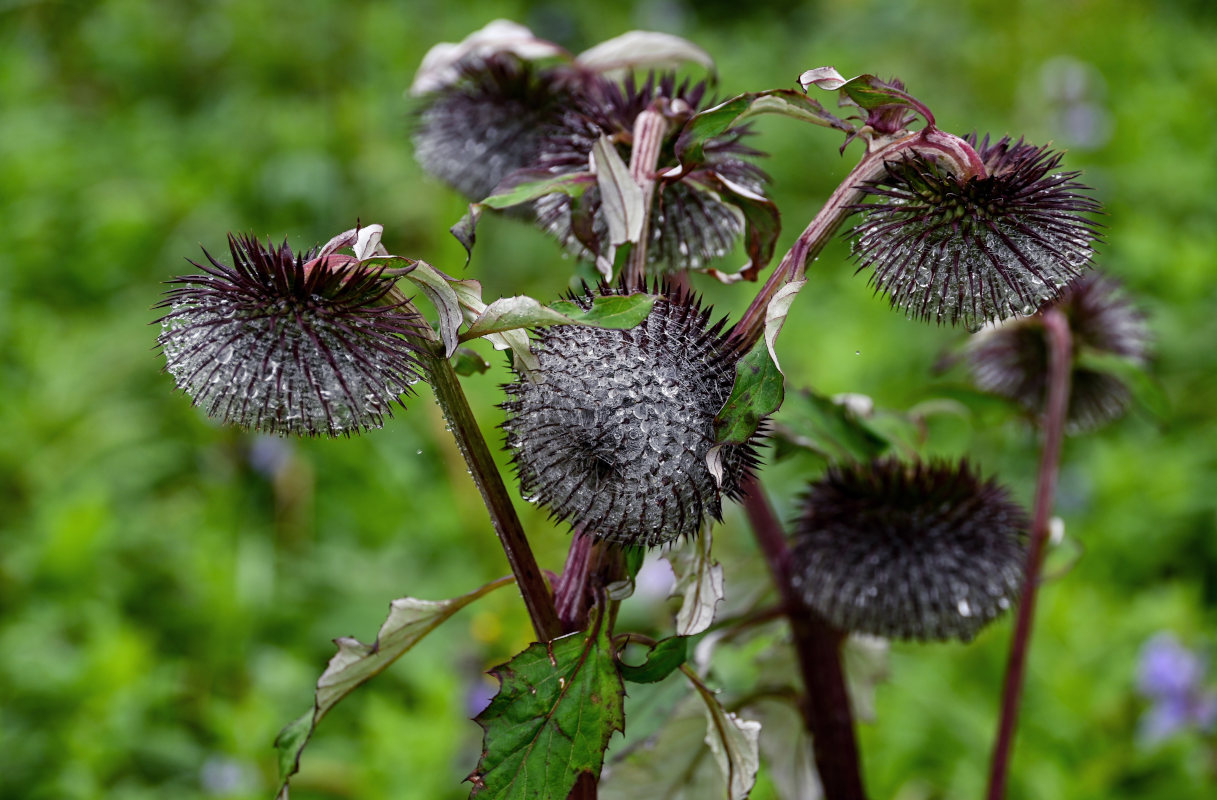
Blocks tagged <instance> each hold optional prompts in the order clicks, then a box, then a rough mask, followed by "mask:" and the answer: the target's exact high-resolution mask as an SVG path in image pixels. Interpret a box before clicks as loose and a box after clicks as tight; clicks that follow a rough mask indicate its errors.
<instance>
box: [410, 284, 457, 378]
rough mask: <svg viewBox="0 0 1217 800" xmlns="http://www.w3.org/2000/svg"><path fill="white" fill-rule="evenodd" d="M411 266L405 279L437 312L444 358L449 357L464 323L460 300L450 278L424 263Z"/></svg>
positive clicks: (454, 350) (454, 349) (453, 350)
mask: <svg viewBox="0 0 1217 800" xmlns="http://www.w3.org/2000/svg"><path fill="white" fill-rule="evenodd" d="M413 264H414V269H413V270H411V271H410V272H409V273H408V274H407V275H406V279H407V280H410V281H413V282H414V283H415V284H417V285H418V288H420V289H422V291H423V294H425V295H426V296H427V299H428V300H430V301H431V305H433V306H435V310H436V311H437V312H439V336H440V339H441V340H442V341H443V343H444V356H445V357H448V356H451V355H452V354H453V353H454V352H456V345H457V342H458V341H459V338H458V333H457V332H458V329H459V328H460V327H461V322H463V321H464V316H463V315H462V314H461V303H460V299H459V298H458V297H457V296H456V291H455V290H454V289H453V288H452V286H451V285H450V282H451V281H452V278H450V277H448V276H447V275H445V274H444V273H442V272H440V271H439V270H437V269H436V268H435V267H433V266H431V265H430V264H428V263H427V262H425V261H415V262H413Z"/></svg>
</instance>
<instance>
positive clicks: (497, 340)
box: [451, 280, 540, 374]
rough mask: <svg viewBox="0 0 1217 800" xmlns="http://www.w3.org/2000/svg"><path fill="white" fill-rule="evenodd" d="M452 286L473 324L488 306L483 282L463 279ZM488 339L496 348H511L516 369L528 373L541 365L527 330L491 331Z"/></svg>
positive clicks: (467, 319)
mask: <svg viewBox="0 0 1217 800" xmlns="http://www.w3.org/2000/svg"><path fill="white" fill-rule="evenodd" d="M451 286H452V290H453V291H454V292H456V295H457V299H458V300H459V302H460V304H461V310H462V312H463V313H464V315H465V321H466V322H468V323H470V324H473V321H474V320H476V319H477V318H478V317H479V316H481V315H482V314H483V313H484V312H485V311H486V308H487V305H486V303H485V302H483V300H482V284H481V283H480V282H479V281H475V280H463V281H452V283H451ZM486 341H488V342H490V344H491V345H493V347H494V349H495V350H510V351H511V354H512V357H513V360H514V363H515V366H516V369H517V370H518V371H520V372H523V373H525V374H528V373H531V372H534V371H535V370H536V369H537V368H538V367H539V366H540V362H538V361H537V357H536V356H535V355H533V353H532V349H531V344H530V340H529V338H528V331H526V330H522V329H515V330H509V331H503V332H502V333H490V334H487V335H486Z"/></svg>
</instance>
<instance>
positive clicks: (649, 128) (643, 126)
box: [622, 108, 668, 292]
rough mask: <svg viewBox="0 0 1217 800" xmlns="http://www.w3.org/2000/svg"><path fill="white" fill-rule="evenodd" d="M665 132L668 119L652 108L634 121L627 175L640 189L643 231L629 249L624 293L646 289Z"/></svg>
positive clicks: (624, 276) (623, 276) (624, 274)
mask: <svg viewBox="0 0 1217 800" xmlns="http://www.w3.org/2000/svg"><path fill="white" fill-rule="evenodd" d="M667 133H668V120H667V118H666V117H665V116H664V115H663V113H662V112H660V111H657V110H656V109H654V108H648V109H647V110H646V111H643V112H642V113H641V114H639V115H638V117H637V118H636V119H635V120H634V137H633V138H634V141H633V145H632V146H631V150H630V176H631V177H632V178H633V179H634V183H636V184H638V188H639V189H641V190H642V232H641V233H640V234H639V236H638V241H637V242H635V243H634V245H633V247H631V248H630V255H629V260H628V261H626V264H625V271H624V272H623V273H622V281H623V283H624V284H625V290H626V291H627V292H641V291H645V290H646V281H647V251H648V245H649V244H650V241H651V208H652V206H654V204H655V168H656V166H657V165H658V164H659V151H660V150H661V149H662V147H663V140H664V137H665V136H666V135H667Z"/></svg>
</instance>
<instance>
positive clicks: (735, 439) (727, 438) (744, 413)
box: [714, 344, 785, 446]
mask: <svg viewBox="0 0 1217 800" xmlns="http://www.w3.org/2000/svg"><path fill="white" fill-rule="evenodd" d="M784 387H785V381H784V379H783V378H782V373H781V371H780V370H778V366H777V364H775V363H774V362H773V359H772V358H770V357H769V347H768V345H767V344H758V345H757V346H755V347H753V348H752V350H750V351H749V352H748V354H747V355H745V356H744V357H743V358H741V359H740V360H739V361H738V362H737V363H736V365H735V384H734V385H733V386H732V387H731V396H730V397H728V398H727V402H726V403H725V404H724V405H723V408H722V410H721V411H719V412H718V415H717V416H716V417H715V418H714V441H715V444H716V446H722V445H730V444H743V443H744V442H747V441H748V440H749V439H751V438H752V436H753V434H755V433H756V429H757V428H758V427H759V426H760V424H761V420H763V419H764V418H765V417H767V416H769V415H770V414H772V413H773V412H775V411H777V410H778V409H779V408H780V407H781V405H782V398H783V395H784V394H785V388H784Z"/></svg>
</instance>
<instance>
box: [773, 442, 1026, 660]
mask: <svg viewBox="0 0 1217 800" xmlns="http://www.w3.org/2000/svg"><path fill="white" fill-rule="evenodd" d="M1028 528H1029V521H1028V519H1027V515H1026V514H1025V513H1024V511H1023V510H1022V509H1021V508H1020V507H1019V506H1018V505H1017V504H1015V503H1014V502H1013V501H1011V500H1010V498H1009V495H1008V494H1007V492H1006V490H1005V489H1003V488H1002V487H1001V486H999V485H998V484H997V483H995V482H994V481H992V480H988V481H982V480H981V479H980V478H979V477H977V476H976V475H975V474H974V473H973V472H972V470H971V468H970V467H969V466H968V464H967V463H966V462H961V463H960V464H959V465H958V466H954V465H950V464H946V463H931V464H922V463H914V464H905V463H901V462H899V461H896V460H883V461H877V462H874V463H872V464H870V465H842V466H833V467H830V468H829V470H828V473H827V474H826V475H825V476H824V477H823V478H821V479H820V480H819V481H816V482H815V483H813V484H812V485H811V489H810V491H809V492H808V494H807V497H806V499H805V501H804V506H803V514H802V516H801V517H800V518H799V520H798V522H797V524H796V528H795V532H794V537H793V538H794V541H793V548H792V563H793V577H792V582H793V584H794V587H795V589H796V590H797V591H798V592H800V593H801V594H802V596H803V599H804V601H805V602H806V603H807V604H808V605H809V606H810V607H811V608H814V609H815V610H816V611H818V612H819V613H821V614H823V615H824V617H825V618H826V619H828V620H829V621H830V622H831V623H832V624H833V625H836V626H837V627H838V628H841V629H844V630H848V631H853V632H858V633H869V634H873V635H876V636H884V637H888V638H895V639H922V640H925V639H952V638H957V639H962V640H964V641H968V640H970V639H971V638H972V637H973V636H975V635H976V633H977V632H978V631H979V630H980V629H981V628H982V627H984V626H985V625H986V624H987V623H989V622H990V621H991V620H993V619H995V618H996V617H998V616H999V615H1001V614H1002V613H1003V612H1004V611H1006V609H1008V608H1009V607H1010V605H1011V603H1012V602H1014V600H1015V599H1016V598H1017V597H1018V594H1019V591H1020V588H1021V585H1022V578H1023V572H1024V561H1025V548H1026V532H1027V529H1028Z"/></svg>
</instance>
